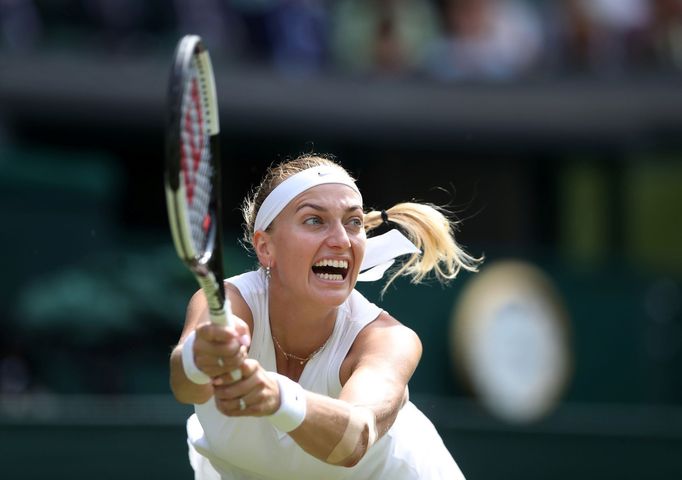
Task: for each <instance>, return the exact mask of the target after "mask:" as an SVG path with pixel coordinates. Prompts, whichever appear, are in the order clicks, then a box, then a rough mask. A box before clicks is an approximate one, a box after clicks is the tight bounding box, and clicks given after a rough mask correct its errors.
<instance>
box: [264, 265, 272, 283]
mask: <svg viewBox="0 0 682 480" xmlns="http://www.w3.org/2000/svg"><path fill="white" fill-rule="evenodd" d="M271 276H272V269H271V268H270V265H268V266H267V267H265V278H267V279H268V280H270V277H271Z"/></svg>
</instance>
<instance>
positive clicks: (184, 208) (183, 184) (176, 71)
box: [165, 35, 241, 380]
mask: <svg viewBox="0 0 682 480" xmlns="http://www.w3.org/2000/svg"><path fill="white" fill-rule="evenodd" d="M219 131H220V125H219V120H218V103H217V99H216V88H215V80H214V78H213V68H212V66H211V59H210V57H209V54H208V50H207V49H206V47H205V46H204V44H203V43H202V41H201V38H200V37H198V36H196V35H186V36H184V37H183V38H182V39H180V42H179V43H178V46H177V48H176V50H175V56H174V63H173V67H172V70H171V74H170V81H169V89H168V125H167V128H166V166H165V190H166V205H167V207H168V220H169V223H170V228H171V232H172V235H173V243H174V244H175V250H176V251H177V253H178V256H179V257H180V259H181V260H182V261H183V262H184V263H185V264H186V265H187V267H188V268H189V269H190V270H191V271H192V273H193V274H194V276H195V277H196V279H197V281H198V282H199V285H200V286H201V289H202V290H203V292H204V294H205V295H206V300H207V302H208V308H209V312H210V316H211V321H212V322H213V323H216V324H219V325H228V326H232V325H234V322H233V319H232V314H231V310H230V302H229V299H228V298H226V296H225V288H224V285H223V254H222V210H221V193H220V187H221V181H220V152H219V142H218V134H219ZM232 376H233V378H234V379H235V380H236V379H238V378H240V377H241V371H240V370H234V371H233V372H232Z"/></svg>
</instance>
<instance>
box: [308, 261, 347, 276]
mask: <svg viewBox="0 0 682 480" xmlns="http://www.w3.org/2000/svg"><path fill="white" fill-rule="evenodd" d="M313 273H314V274H315V275H317V276H318V277H320V278H321V279H322V280H343V279H345V278H346V275H348V261H346V260H329V259H325V260H320V261H319V262H317V263H315V265H313Z"/></svg>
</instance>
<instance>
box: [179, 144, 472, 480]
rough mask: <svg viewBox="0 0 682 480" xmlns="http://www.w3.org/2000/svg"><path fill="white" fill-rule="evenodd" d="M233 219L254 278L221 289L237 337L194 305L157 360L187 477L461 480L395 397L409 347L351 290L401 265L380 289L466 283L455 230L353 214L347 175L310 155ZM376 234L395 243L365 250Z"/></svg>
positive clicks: (197, 300)
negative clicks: (182, 407) (181, 419)
mask: <svg viewBox="0 0 682 480" xmlns="http://www.w3.org/2000/svg"><path fill="white" fill-rule="evenodd" d="M243 213H244V218H245V229H246V233H245V238H246V240H247V241H248V243H249V244H250V245H251V246H252V247H253V250H254V251H255V254H256V256H257V257H258V262H259V264H260V268H258V269H257V270H255V271H251V272H248V273H245V274H242V275H238V276H236V277H233V278H229V279H228V280H227V281H226V284H225V286H226V291H227V296H228V298H229V300H230V302H231V306H232V311H233V313H234V315H235V316H236V317H238V318H237V319H236V327H233V328H231V327H226V326H220V325H216V324H212V323H211V322H210V319H209V315H208V310H207V305H206V301H205V299H204V296H203V295H202V294H201V292H198V293H197V294H195V295H194V297H193V298H192V299H191V301H190V303H189V306H188V310H187V317H186V323H185V327H184V329H183V332H182V336H181V338H180V343H179V344H178V346H177V347H176V348H175V349H174V350H173V352H172V354H171V386H172V390H173V393H174V395H175V397H176V399H177V400H178V401H179V402H182V403H188V404H194V406H195V413H194V414H193V415H192V416H191V417H190V418H189V420H188V422H187V432H188V443H189V449H190V462H191V465H192V467H193V468H194V471H195V478H197V479H202V480H203V479H296V480H307V479H309V480H313V479H314V480H319V479H325V480H330V479H331V480H333V479H340V478H344V479H391V480H403V479H429V480H438V479H442V480H456V479H462V478H464V477H463V475H462V473H461V471H460V469H459V468H458V466H457V464H456V462H455V460H454V459H453V458H452V456H451V455H450V453H449V452H448V450H447V449H446V447H445V445H444V444H443V441H442V439H441V438H440V436H439V435H438V433H437V432H436V430H435V428H434V426H433V425H432V423H431V422H430V421H429V420H428V419H427V418H426V417H425V416H424V415H423V414H422V413H421V412H420V411H419V410H418V409H417V408H416V407H415V406H414V405H413V404H412V403H411V402H410V401H409V399H408V388H407V384H408V381H409V380H410V377H411V376H412V374H413V372H414V370H415V368H416V367H417V363H418V362H419V359H420V356H421V352H422V346H421V343H420V341H419V339H418V337H417V335H416V334H415V333H414V332H413V331H412V330H410V329H409V328H407V327H405V326H403V325H402V324H401V323H400V322H398V320H396V319H395V318H393V317H392V316H391V315H390V314H389V313H387V312H386V311H383V310H382V309H381V308H379V307H378V306H376V305H375V304H373V303H370V302H369V301H368V300H367V299H365V298H364V297H363V296H362V295H361V294H360V293H359V292H358V291H356V290H355V289H354V287H355V284H356V282H357V281H362V280H367V281H372V280H378V279H380V278H381V277H382V276H383V274H384V273H385V271H386V270H387V269H388V268H389V267H390V266H391V264H392V263H393V261H394V259H395V258H397V257H401V256H402V257H403V260H404V261H403V262H402V264H401V267H400V268H399V269H397V271H396V269H393V271H394V273H393V275H392V276H391V277H390V279H389V281H388V282H389V283H390V281H392V280H393V279H395V278H396V277H397V276H399V275H408V276H410V277H411V278H412V280H413V281H415V282H418V281H420V280H422V279H423V278H424V276H425V275H427V274H428V273H430V272H433V273H434V274H435V275H436V276H437V277H438V278H439V279H441V280H443V281H447V280H449V279H452V278H454V277H455V276H456V275H457V273H458V272H459V271H460V270H461V269H465V270H469V271H475V270H476V268H477V265H478V263H479V260H478V259H476V258H474V257H472V256H470V255H468V254H467V253H465V252H464V251H463V250H462V249H461V248H460V247H459V246H458V244H457V243H456V241H455V239H454V238H453V236H452V232H453V226H454V225H453V224H452V223H451V222H450V221H449V220H448V219H447V218H446V217H445V216H444V215H443V214H442V213H441V212H440V211H439V209H437V208H435V207H432V206H430V205H426V204H418V203H402V204H398V205H395V206H394V207H392V208H390V209H388V210H387V211H382V212H378V211H370V212H365V211H364V209H363V203H362V196H361V194H360V192H359V190H358V188H357V186H356V184H355V182H354V180H353V179H352V178H351V177H350V176H349V174H348V173H347V172H346V171H345V170H344V169H343V168H342V167H341V166H340V165H338V164H337V163H335V162H334V161H332V160H330V159H327V158H323V157H319V156H312V155H308V156H303V157H299V158H297V159H296V160H291V161H288V162H285V163H282V164H280V165H278V166H276V167H271V168H270V169H269V170H268V172H267V173H266V175H265V178H264V179H263V181H262V182H261V184H260V185H259V186H258V187H257V188H256V189H255V190H254V192H253V193H252V194H251V195H250V196H249V197H248V198H247V199H246V200H245V203H244V208H243ZM382 224H388V225H389V226H390V227H398V228H399V229H400V230H398V228H392V229H391V230H389V231H388V232H387V233H385V234H382V235H375V236H372V237H371V238H367V233H368V232H370V231H371V230H373V229H375V228H376V227H379V226H380V225H382ZM405 235H406V236H405ZM407 237H409V239H408V238H407ZM405 255H409V256H407V257H405ZM387 285H388V283H387ZM235 369H240V370H241V374H242V375H241V379H238V380H235V379H234V378H233V374H232V371H233V370H235Z"/></svg>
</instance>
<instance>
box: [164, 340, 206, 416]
mask: <svg viewBox="0 0 682 480" xmlns="http://www.w3.org/2000/svg"><path fill="white" fill-rule="evenodd" d="M170 386H171V390H172V392H173V395H174V396H175V399H176V400H177V401H178V402H180V403H187V404H202V403H206V402H207V401H208V400H209V399H210V398H211V396H213V386H212V385H211V384H210V383H209V384H206V385H198V384H196V383H194V382H192V381H190V380H189V379H188V378H187V376H186V375H185V370H184V368H183V366H182V344H180V345H178V346H176V347H175V348H174V349H173V352H172V353H171V356H170Z"/></svg>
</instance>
